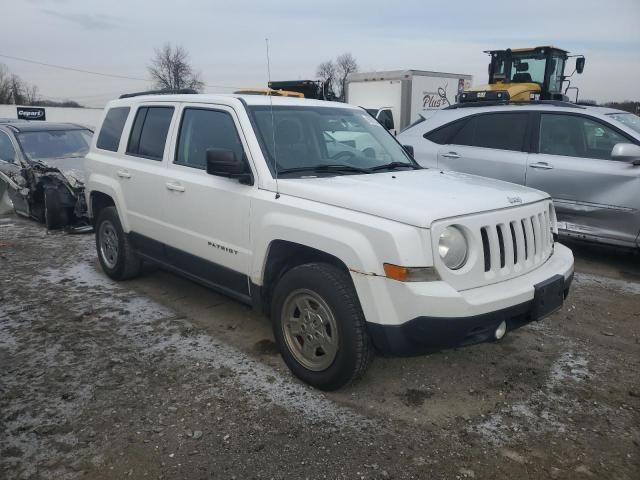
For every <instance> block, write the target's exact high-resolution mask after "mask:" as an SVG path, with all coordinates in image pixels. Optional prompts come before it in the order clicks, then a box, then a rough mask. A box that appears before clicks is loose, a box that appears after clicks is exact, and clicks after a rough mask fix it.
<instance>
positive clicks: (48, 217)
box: [43, 188, 69, 230]
mask: <svg viewBox="0 0 640 480" xmlns="http://www.w3.org/2000/svg"><path fill="white" fill-rule="evenodd" d="M43 200H44V201H43V203H44V205H43V209H44V214H43V217H44V224H45V225H46V226H47V229H48V230H56V229H59V228H62V227H64V226H65V225H67V224H68V223H69V209H67V208H65V207H62V206H61V205H60V196H59V195H58V192H57V191H56V190H55V189H53V188H46V189H45V190H44V193H43Z"/></svg>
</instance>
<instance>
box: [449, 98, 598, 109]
mask: <svg viewBox="0 0 640 480" xmlns="http://www.w3.org/2000/svg"><path fill="white" fill-rule="evenodd" d="M498 105H521V106H525V107H526V106H527V105H553V106H556V107H568V108H580V109H583V110H584V109H585V108H586V107H584V106H581V105H577V104H575V103H571V102H565V101H563V100H534V101H530V102H509V101H495V102H493V101H486V100H479V101H477V102H466V103H454V104H453V105H449V106H448V107H444V108H443V110H455V109H457V108H475V107H495V106H498Z"/></svg>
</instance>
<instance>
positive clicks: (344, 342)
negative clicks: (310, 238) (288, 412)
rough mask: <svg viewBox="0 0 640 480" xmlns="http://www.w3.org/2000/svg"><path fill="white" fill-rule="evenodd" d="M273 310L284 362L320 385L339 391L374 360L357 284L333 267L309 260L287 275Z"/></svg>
mask: <svg viewBox="0 0 640 480" xmlns="http://www.w3.org/2000/svg"><path fill="white" fill-rule="evenodd" d="M271 314H272V319H273V330H274V336H275V338H276V342H277V343H278V346H279V348H280V352H281V354H282V357H283V359H284V361H285V363H286V364H287V366H288V367H289V368H290V369H291V371H292V372H293V373H294V374H295V375H296V376H297V377H299V378H300V379H301V380H303V381H304V382H306V383H308V384H310V385H312V386H314V387H316V388H319V389H322V390H336V389H338V388H340V387H342V386H344V385H346V384H348V383H351V382H353V381H355V380H356V379H358V378H360V377H361V376H362V375H363V374H364V372H365V371H366V370H367V368H368V366H369V364H370V363H371V360H372V358H373V346H372V344H371V340H370V339H369V336H368V334H367V331H366V325H365V319H364V314H363V313H362V308H361V307H360V303H359V301H358V297H357V295H356V292H355V289H354V287H353V283H352V282H351V279H350V278H349V276H348V274H347V273H346V272H344V271H343V270H341V269H339V268H337V267H335V266H333V265H329V264H324V263H309V264H305V265H300V266H298V267H294V268H293V269H291V270H289V271H288V272H287V273H285V274H284V275H283V276H282V278H281V279H280V281H279V282H278V284H277V285H276V287H275V290H274V295H273V301H272V311H271Z"/></svg>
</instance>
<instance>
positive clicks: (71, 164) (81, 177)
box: [40, 157, 86, 187]
mask: <svg viewBox="0 0 640 480" xmlns="http://www.w3.org/2000/svg"><path fill="white" fill-rule="evenodd" d="M84 161H85V159H84V157H62V158H44V159H41V160H40V162H41V163H43V164H45V165H46V166H48V167H50V168H56V169H58V170H59V171H60V173H61V174H62V175H63V176H64V177H65V178H66V179H67V181H68V182H69V183H70V184H71V186H72V187H79V186H82V185H84V181H85V176H86V175H85V169H84V165H85V163H84Z"/></svg>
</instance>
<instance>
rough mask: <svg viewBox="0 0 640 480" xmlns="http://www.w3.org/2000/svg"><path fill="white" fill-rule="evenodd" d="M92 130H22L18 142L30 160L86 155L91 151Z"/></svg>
mask: <svg viewBox="0 0 640 480" xmlns="http://www.w3.org/2000/svg"><path fill="white" fill-rule="evenodd" d="M91 136H92V133H91V131H90V130H78V129H75V130H45V131H40V132H22V133H20V134H18V136H17V137H18V142H20V146H21V147H22V150H23V151H24V153H25V154H26V155H27V157H28V158H29V159H30V160H34V161H35V160H44V159H54V158H69V157H84V156H85V155H86V154H87V152H88V151H89V144H90V143H91Z"/></svg>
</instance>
